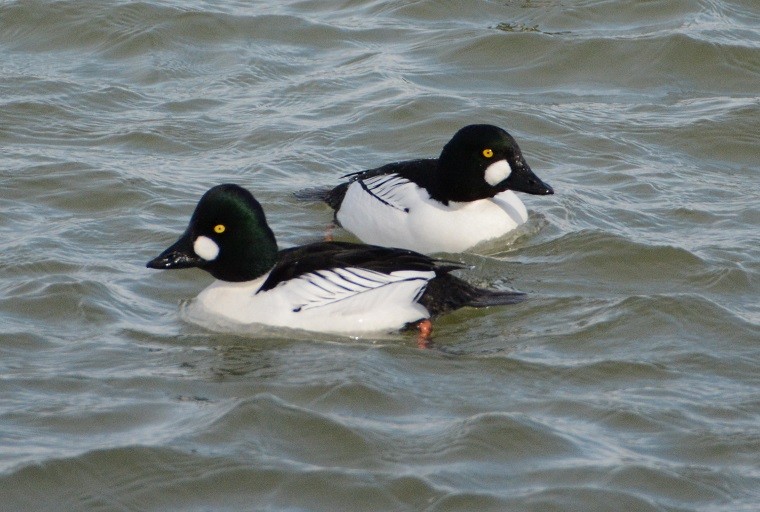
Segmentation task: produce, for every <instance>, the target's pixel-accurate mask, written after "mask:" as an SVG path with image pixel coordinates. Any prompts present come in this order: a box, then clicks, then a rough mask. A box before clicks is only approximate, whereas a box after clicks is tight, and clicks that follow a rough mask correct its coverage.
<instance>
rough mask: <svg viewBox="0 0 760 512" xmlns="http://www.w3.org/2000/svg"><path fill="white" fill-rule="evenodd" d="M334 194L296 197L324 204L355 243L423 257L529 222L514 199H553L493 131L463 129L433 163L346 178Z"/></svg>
mask: <svg viewBox="0 0 760 512" xmlns="http://www.w3.org/2000/svg"><path fill="white" fill-rule="evenodd" d="M344 177H348V178H350V179H349V180H348V181H347V182H346V183H342V184H340V185H338V186H337V187H335V188H333V189H310V190H306V191H303V192H302V193H299V194H297V195H298V196H299V197H300V198H303V199H312V200H323V201H325V202H326V203H327V204H329V205H330V207H332V208H333V210H335V219H336V221H337V222H338V223H339V224H340V225H341V226H342V227H343V228H345V229H346V230H348V231H350V232H351V233H353V234H354V235H356V236H357V237H358V238H359V239H360V240H361V241H363V242H365V243H369V244H376V245H383V246H386V247H401V248H404V249H410V250H413V251H419V252H423V253H435V252H462V251H465V250H467V249H470V248H472V247H473V246H475V245H477V244H479V243H480V242H484V241H486V240H490V239H492V238H497V237H500V236H502V235H505V234H506V233H508V232H509V231H512V230H513V229H515V228H516V227H517V226H519V225H520V224H523V223H525V221H527V220H528V211H527V210H526V208H525V205H524V204H523V202H522V201H521V200H520V198H518V197H517V195H515V193H514V192H513V191H517V192H525V193H528V194H538V195H545V194H553V193H554V190H552V188H551V187H550V186H549V185H547V184H546V183H544V182H543V181H541V180H540V179H539V178H538V176H536V175H535V174H534V173H533V171H532V170H531V168H530V167H529V166H528V163H527V162H526V161H525V158H523V155H522V152H521V151H520V147H519V146H518V145H517V142H516V141H515V139H514V138H512V136H511V135H510V134H509V133H507V132H506V131H505V130H503V129H501V128H499V127H498V126H493V125H488V124H474V125H469V126H465V127H464V128H462V129H461V130H459V131H458V132H457V133H456V134H455V135H454V137H452V139H451V140H450V141H449V142H448V143H447V144H446V145H445V146H444V147H443V151H441V155H440V156H439V157H438V158H429V159H422V160H410V161H404V162H395V163H391V164H387V165H384V166H382V167H378V168H377V169H371V170H368V171H361V172H357V173H353V174H347V175H346V176H344Z"/></svg>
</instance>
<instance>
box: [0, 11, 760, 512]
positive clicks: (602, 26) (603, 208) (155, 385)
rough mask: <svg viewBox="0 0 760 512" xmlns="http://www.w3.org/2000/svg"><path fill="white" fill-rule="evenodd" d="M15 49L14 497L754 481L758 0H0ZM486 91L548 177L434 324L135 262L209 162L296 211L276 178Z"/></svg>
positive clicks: (6, 221) (163, 231) (348, 504)
mask: <svg viewBox="0 0 760 512" xmlns="http://www.w3.org/2000/svg"><path fill="white" fill-rule="evenodd" d="M0 70H2V73H0V149H1V151H0V184H1V185H2V193H1V194H0V208H1V209H0V233H1V234H2V236H0V301H1V303H2V307H1V308H0V325H2V329H1V331H0V503H2V505H0V508H1V509H3V510H273V511H274V510H288V511H296V510H297V511H317V510H324V511H336V510H351V511H359V510H362V511H364V510H373V511H379V510H388V511H398V510H408V511H418V510H429V511H444V510H445V511H459V510H461V511H474V510H478V511H483V510H500V511H501V510H510V511H517V510H535V511H547V510H563V511H564V510H578V511H590V510H626V511H649V510H652V511H654V510H658V511H691V510H699V511H716V510H725V511H741V510H753V511H755V510H760V491H759V490H758V489H760V377H759V376H760V304H759V300H758V299H759V295H760V294H759V293H758V292H759V291H760V229H759V227H760V193H759V192H758V191H759V190H760V173H758V163H759V162H760V128H759V126H760V124H758V119H760V4H758V3H757V2H756V1H755V0H728V1H717V0H700V1H696V0H689V1H686V0H682V1H670V0H667V1H666V0H659V1H658V0H653V1H648V2H622V1H620V0H578V1H565V0H562V1H560V0H515V1H498V2H497V1H491V2H487V1H473V2H450V1H446V2H433V1H429V0H422V1H416V2H407V1H379V0H344V1H338V0H328V1H325V0H319V1H317V0H302V1H278V2H223V3H222V2H205V1H201V0H195V1H189V2H186V1H183V2H179V1H151V0H149V1H145V2H132V1H126V0H124V1H112V2H103V1H58V2H45V1H38V0H24V1H10V2H3V3H1V4H0ZM474 122H487V123H493V124H497V125H500V126H502V127H504V128H506V129H508V130H509V131H510V132H511V133H512V134H513V135H514V136H515V137H516V139H517V140H518V141H519V143H520V145H521V147H522V149H523V152H524V154H525V156H526V159H527V161H528V162H529V163H530V165H531V166H532V167H533V169H534V170H535V171H536V173H537V174H538V175H539V176H540V177H541V178H543V179H545V180H546V181H547V182H548V183H550V184H551V185H552V186H554V188H555V190H556V191H557V194H556V195H554V196H545V197H538V196H524V201H525V203H526V204H527V206H528V208H529V210H530V214H531V219H530V221H529V222H528V224H527V225H526V226H524V227H523V228H521V229H520V230H519V232H518V233H516V234H515V235H514V236H510V237H508V238H507V239H504V240H499V241H495V242H491V243H489V244H486V245H485V246H483V247H482V248H481V250H480V251H479V252H478V253H477V254H470V255H465V256H460V255H453V256H452V257H456V258H459V259H461V260H463V261H464V262H466V263H468V264H470V265H472V266H473V268H472V269H471V270H468V271H467V272H465V273H463V275H464V277H466V278H467V279H469V280H471V281H473V282H475V283H477V284H480V285H487V286H492V287H504V286H509V287H514V288H517V289H520V290H523V291H526V292H528V293H529V294H530V297H531V299H530V300H528V301H526V302H524V303H522V304H519V305H516V306H512V307H505V308H496V309H491V310H488V311H460V312H457V313H455V314H452V315H449V316H447V317H445V318H442V319H440V320H439V321H437V322H436V324H435V334H434V345H433V347H432V349H431V350H419V349H417V347H416V343H415V340H414V339H413V336H412V335H410V334H398V335H393V336H386V337H378V338H364V339H360V340H352V339H346V338H340V337H332V336H327V335H319V336H312V335H309V334H296V335H293V334H292V333H278V332H259V333H249V334H248V335H246V334H241V335H233V334H219V333H215V332H211V331H208V330H205V329H203V328H201V327H197V326H194V325H191V324H188V323H186V322H184V321H183V320H182V319H181V316H180V309H181V304H182V303H183V301H186V300H187V299H189V298H191V297H193V296H194V295H195V294H196V293H197V292H198V291H199V290H200V289H202V288H203V287H204V286H205V285H207V284H208V283H209V282H210V280H211V279H210V277H209V276H208V275H206V274H204V273H202V272H200V271H185V272H164V273H162V272H155V271H150V270H148V269H146V268H144V264H145V262H146V261H147V260H148V259H149V258H151V257H153V256H155V255H156V254H157V253H158V252H159V251H160V250H162V249H163V248H165V247H166V246H167V244H168V243H170V242H172V241H173V240H174V239H175V238H176V236H177V235H178V233H179V232H180V231H181V230H182V229H184V226H185V224H186V222H187V219H188V217H189V215H190V213H191V212H192V209H193V207H194V205H195V203H196V201H197V199H198V198H199V197H200V195H201V194H202V193H203V192H204V191H205V190H206V189H207V188H208V187H210V186H212V185H214V184H218V183H222V182H237V183H240V184H242V185H244V186H246V187H248V188H250V189H252V190H253V191H254V193H255V194H256V195H257V197H258V198H259V199H260V200H261V202H262V203H263V205H264V207H265V209H266V210H267V212H268V216H269V219H270V222H271V224H272V226H273V229H274V230H275V232H276V233H277V235H278V238H279V241H280V244H281V245H282V246H291V245H295V244H301V243H306V242H308V241H312V240H315V239H317V238H319V237H320V236H321V233H322V232H323V231H324V228H325V226H326V224H327V223H328V221H329V219H330V212H329V211H328V209H327V207H324V206H322V205H316V204H303V203H299V202H297V201H296V200H295V199H294V198H293V197H292V195H291V194H292V192H294V191H296V190H298V189H300V188H304V187H307V186H313V185H329V184H334V183H337V181H338V179H339V177H340V176H341V175H343V174H345V173H348V172H353V171H357V170H361V169H365V168H370V167H373V166H377V165H380V164H383V163H386V162H389V161H392V160H397V159H401V158H415V157H431V156H435V155H437V153H438V152H439V151H440V148H441V146H442V145H443V143H445V142H446V141H447V140H448V138H449V137H450V136H451V135H452V134H453V133H454V132H455V131H456V130H457V129H458V128H460V127H461V126H463V125H465V124H469V123H474ZM340 237H342V238H345V239H349V238H350V236H349V235H347V234H345V233H343V234H340Z"/></svg>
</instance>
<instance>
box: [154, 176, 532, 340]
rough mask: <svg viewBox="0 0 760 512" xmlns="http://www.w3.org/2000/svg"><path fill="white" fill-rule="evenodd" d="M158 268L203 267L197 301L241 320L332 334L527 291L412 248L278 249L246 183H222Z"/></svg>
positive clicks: (388, 325)
mask: <svg viewBox="0 0 760 512" xmlns="http://www.w3.org/2000/svg"><path fill="white" fill-rule="evenodd" d="M147 266H148V267H149V268H154V269H172V268H189V267H198V268H201V269H203V270H205V271H207V272H208V273H210V274H211V275H212V276H213V277H215V278H216V279H217V281H215V282H214V283H212V284H211V285H210V286H209V287H208V288H206V289H205V290H203V291H202V292H201V293H200V294H199V295H198V297H197V299H196V304H195V306H200V307H201V308H202V310H203V311H204V312H205V313H210V314H211V315H213V316H216V317H221V318H223V319H225V320H228V321H231V322H234V323H238V324H254V323H255V324H264V325H270V326H276V327H289V328H296V329H305V330H310V331H320V332H329V333H343V334H359V333H366V332H381V331H394V330H398V329H401V328H404V327H406V326H408V325H410V324H411V325H414V324H415V323H419V324H418V326H419V328H420V329H421V332H422V329H423V327H422V326H423V323H424V322H427V323H426V325H425V329H427V328H429V326H430V324H429V320H428V319H429V318H430V317H431V316H432V315H437V314H440V313H444V312H447V311H451V310H454V309H458V308H461V307H464V306H471V307H486V306H493V305H502V304H513V303H515V302H519V301H520V300H522V299H523V298H524V294H522V293H518V292H511V291H495V290H488V289H483V288H477V287H475V286H472V285H470V284H468V283H467V282H465V281H463V280H462V279H459V278H458V277H455V276H453V275H451V274H450V272H451V271H453V270H456V269H459V268H461V265H458V264H455V263H451V262H445V261H441V260H435V259H433V258H430V257H428V256H425V255H422V254H419V253H416V252H412V251H409V250H405V249H393V248H386V247H378V246H372V245H364V244H353V243H348V242H317V243H312V244H309V245H304V246H301V247H293V248H290V249H284V250H281V251H280V250H278V249H277V242H276V240H275V236H274V234H273V233H272V230H271V229H270V228H269V225H268V224H267V221H266V217H265V215H264V210H263V209H262V207H261V205H260V204H259V203H258V201H256V199H255V198H254V197H253V195H252V194H251V193H250V192H249V191H247V190H246V189H244V188H242V187H240V186H238V185H233V184H225V185H219V186H216V187H213V188H212V189H210V190H209V191H208V192H206V193H205V194H204V195H203V197H202V198H201V200H200V202H199V203H198V205H197V207H196V208H195V212H194V213H193V215H192V217H191V219H190V224H189V226H188V228H187V230H186V231H185V233H184V234H183V235H182V236H181V237H180V238H179V240H177V242H175V243H174V244H173V245H172V246H170V247H169V248H168V249H166V250H165V251H164V252H162V253H161V254H160V255H159V256H158V257H156V258H154V259H152V260H151V261H149V262H148V264H147Z"/></svg>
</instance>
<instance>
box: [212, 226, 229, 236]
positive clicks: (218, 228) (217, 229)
mask: <svg viewBox="0 0 760 512" xmlns="http://www.w3.org/2000/svg"><path fill="white" fill-rule="evenodd" d="M225 229H227V228H226V227H225V226H224V224H217V225H216V226H214V233H217V234H219V235H221V234H222V233H224V230H225Z"/></svg>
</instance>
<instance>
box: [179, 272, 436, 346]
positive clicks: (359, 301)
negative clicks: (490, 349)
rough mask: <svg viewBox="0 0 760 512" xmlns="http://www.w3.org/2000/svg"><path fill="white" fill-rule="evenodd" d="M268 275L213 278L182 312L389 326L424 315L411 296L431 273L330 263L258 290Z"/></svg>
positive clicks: (357, 328) (311, 324)
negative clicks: (230, 279) (329, 266)
mask: <svg viewBox="0 0 760 512" xmlns="http://www.w3.org/2000/svg"><path fill="white" fill-rule="evenodd" d="M268 275H269V274H266V275H264V276H262V277H260V278H258V279H255V280H253V281H247V282H244V283H230V282H225V281H215V282H214V283H213V284H211V285H210V286H209V287H208V288H206V289H205V290H203V291H202V292H201V293H200V294H199V295H198V297H197V298H196V299H195V301H194V302H193V304H192V306H191V307H190V310H189V311H188V313H190V314H192V309H193V308H201V309H202V311H203V313H210V314H212V315H214V316H221V317H224V318H226V319H228V320H230V321H233V322H237V323H242V324H253V323H256V324H264V325H272V326H278V327H290V328H293V329H305V330H310V331H321V332H334V333H356V332H381V331H393V330H398V329H400V328H402V327H404V326H405V325H406V324H408V323H411V322H415V321H417V320H422V319H424V318H427V317H429V316H430V315H429V313H428V311H427V310H426V309H425V308H424V307H423V306H422V305H421V304H419V303H417V302H416V300H417V298H419V296H420V295H421V294H422V293H423V291H424V290H425V286H426V285H427V282H428V281H429V280H430V279H432V278H433V277H434V276H435V273H434V272H432V271H412V270H405V271H399V272H393V273H391V274H383V273H381V272H374V271H371V270H366V269H360V268H345V269H331V270H323V271H319V272H315V273H310V274H305V275H303V276H300V277H298V278H296V279H291V280H289V281H285V282H283V283H281V284H280V285H278V286H276V287H275V288H273V289H271V290H267V291H263V292H259V289H260V288H261V286H262V285H263V284H264V281H266V279H267V277H268ZM257 292H258V293H257Z"/></svg>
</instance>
